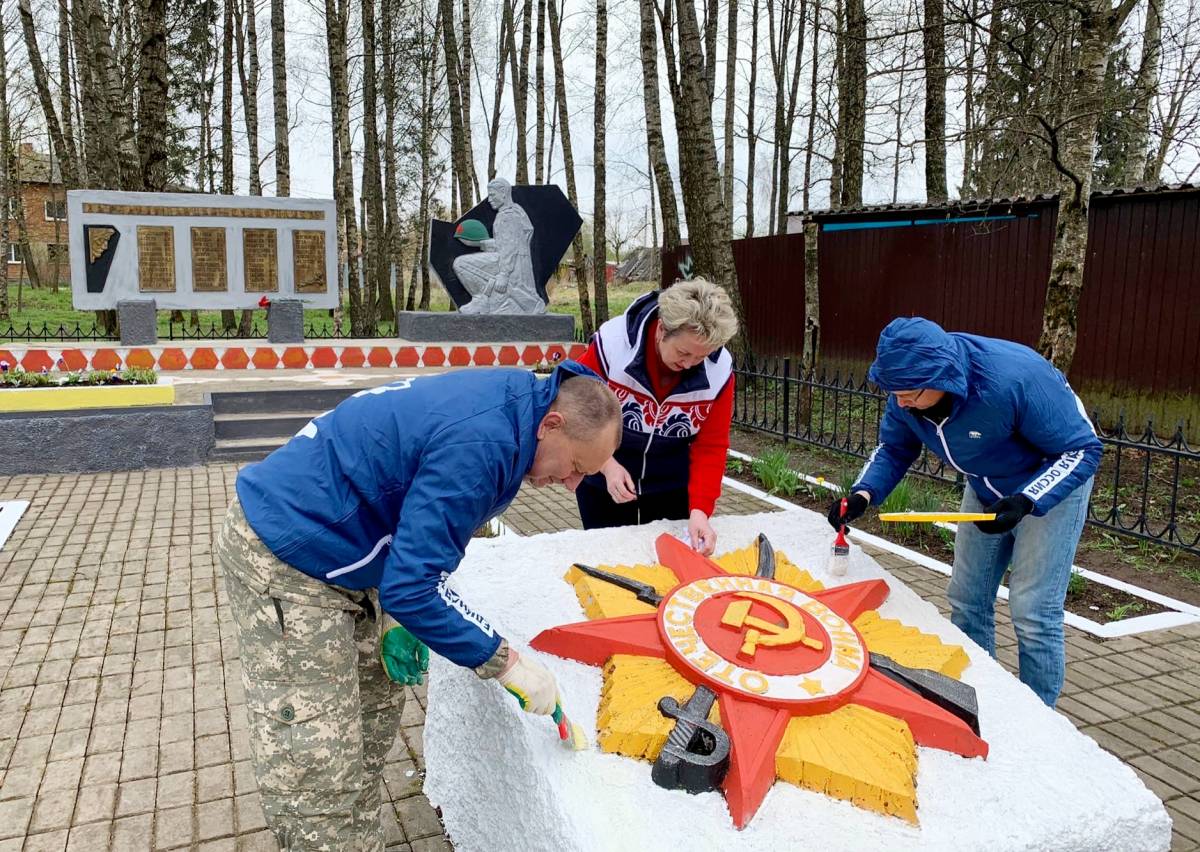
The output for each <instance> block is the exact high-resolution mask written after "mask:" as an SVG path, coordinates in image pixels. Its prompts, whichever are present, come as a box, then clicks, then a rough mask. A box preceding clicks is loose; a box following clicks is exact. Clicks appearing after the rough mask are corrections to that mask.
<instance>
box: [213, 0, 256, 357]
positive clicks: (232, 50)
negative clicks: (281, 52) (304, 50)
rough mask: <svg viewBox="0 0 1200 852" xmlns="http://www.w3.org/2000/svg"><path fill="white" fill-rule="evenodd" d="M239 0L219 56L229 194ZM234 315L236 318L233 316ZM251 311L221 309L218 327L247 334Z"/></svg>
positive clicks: (229, 3) (242, 77) (230, 3)
mask: <svg viewBox="0 0 1200 852" xmlns="http://www.w3.org/2000/svg"><path fill="white" fill-rule="evenodd" d="M241 2H242V0H225V40H224V43H223V47H222V50H223V53H222V56H221V192H223V193H225V194H226V195H232V194H233V192H234V185H233V73H234V72H233V69H234V67H235V66H236V68H237V74H238V79H239V82H240V83H241V85H242V103H243V105H244V104H245V100H246V71H245V58H244V55H245V47H246V46H245V43H244V40H243V37H242V21H241ZM243 112H245V110H244V109H243ZM235 317H237V318H236V319H235ZM253 322H254V311H253V309H250V308H243V309H242V312H241V314H240V315H236V314H235V313H234V312H233V311H231V310H223V311H221V326H222V328H225V329H231V328H233V327H234V326H235V324H236V326H237V336H238V337H242V338H245V337H249V336H250V331H251V326H252V325H253Z"/></svg>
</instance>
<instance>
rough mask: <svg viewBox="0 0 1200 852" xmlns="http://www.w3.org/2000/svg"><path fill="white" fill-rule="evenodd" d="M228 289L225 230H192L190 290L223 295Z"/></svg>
mask: <svg viewBox="0 0 1200 852" xmlns="http://www.w3.org/2000/svg"><path fill="white" fill-rule="evenodd" d="M228 289H229V279H228V277H227V275H226V271H225V229H224V228H192V290H193V291H194V292H196V293H224V292H225V291H226V290H228Z"/></svg>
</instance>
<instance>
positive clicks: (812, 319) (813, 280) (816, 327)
mask: <svg viewBox="0 0 1200 852" xmlns="http://www.w3.org/2000/svg"><path fill="white" fill-rule="evenodd" d="M819 230H820V229H819V226H818V225H817V223H816V222H813V221H811V220H810V221H806V222H805V223H804V346H803V348H802V349H801V353H800V367H801V369H802V370H803V371H804V375H805V376H806V377H807V376H809V375H811V374H812V372H813V371H814V370H815V369H816V368H817V363H818V361H819V360H820V357H821V288H820V275H819V272H820V263H819V257H818V255H817V246H818V242H819V241H818V232H819ZM801 398H802V399H803V394H802V395H801ZM800 422H801V423H802V424H803V423H807V422H808V421H807V418H805V417H801V420H800Z"/></svg>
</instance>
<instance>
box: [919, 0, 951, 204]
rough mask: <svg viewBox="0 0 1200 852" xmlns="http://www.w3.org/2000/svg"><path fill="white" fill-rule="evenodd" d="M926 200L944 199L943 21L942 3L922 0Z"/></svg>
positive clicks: (944, 88)
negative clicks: (923, 11)
mask: <svg viewBox="0 0 1200 852" xmlns="http://www.w3.org/2000/svg"><path fill="white" fill-rule="evenodd" d="M924 2H925V26H924V28H923V29H922V31H921V35H922V45H923V47H924V57H925V199H926V201H928V202H930V203H935V202H940V201H945V200H946V21H945V15H944V11H943V7H942V2H943V0H924Z"/></svg>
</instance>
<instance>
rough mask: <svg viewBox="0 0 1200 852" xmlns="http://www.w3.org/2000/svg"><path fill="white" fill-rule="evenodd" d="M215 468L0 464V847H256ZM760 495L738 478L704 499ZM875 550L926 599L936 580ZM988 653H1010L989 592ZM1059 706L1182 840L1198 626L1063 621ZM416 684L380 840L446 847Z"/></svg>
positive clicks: (1196, 707) (1188, 846)
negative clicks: (8, 525) (19, 505)
mask: <svg viewBox="0 0 1200 852" xmlns="http://www.w3.org/2000/svg"><path fill="white" fill-rule="evenodd" d="M236 472H237V468H236V466H234V465H211V466H207V467H199V468H187V469H169V470H154V471H137V472H131V473H109V474H94V475H76V476H26V477H12V478H8V479H4V478H0V499H13V498H21V499H29V500H31V501H32V504H31V506H30V509H29V511H28V512H27V513H26V515H25V517H24V518H23V519H22V520H21V523H20V524H19V525H18V527H17V529H16V530H15V531H14V533H13V536H12V537H11V538H10V540H9V542H8V544H7V545H6V546H5V548H4V549H3V551H0V720H3V722H2V724H0V852H10V850H11V852H16V850H26V852H28V850H58V852H62V850H74V849H86V850H89V852H94V850H101V851H102V850H119V852H137V850H157V849H201V850H213V852H216V850H238V852H255V850H260V851H261V852H273V850H275V849H276V846H275V843H274V840H273V839H272V838H271V836H270V834H269V832H267V831H266V830H265V822H264V820H263V816H262V808H261V806H260V804H259V799H258V793H257V790H256V787H255V783H254V776H253V772H252V770H251V766H250V762H249V757H250V755H249V742H248V740H247V734H246V719H245V707H244V698H243V696H242V690H241V673H240V669H239V665H238V659H237V649H236V641H235V637H234V635H233V633H232V625H231V623H230V621H229V618H228V614H227V611H226V608H225V597H224V589H223V587H222V583H221V581H220V579H219V578H220V572H219V570H218V569H217V566H216V565H215V564H214V556H213V553H212V543H213V536H214V534H215V532H216V530H217V529H219V524H220V521H221V518H222V515H223V513H224V510H225V507H226V505H227V504H228V501H229V499H230V497H231V496H232V486H233V479H234V476H235V475H236ZM770 508H771V507H770V506H768V505H767V504H764V503H762V502H761V501H758V500H756V499H754V498H752V497H748V496H747V495H745V494H742V493H740V492H731V493H728V494H726V495H725V496H724V497H722V499H721V501H720V503H719V504H718V513H724V514H745V513H751V512H760V511H768V510H770ZM504 520H505V522H506V524H508V526H509V527H510V528H511V529H513V530H514V531H515V532H517V533H519V534H523V535H530V534H535V533H540V532H553V531H557V530H562V529H572V528H578V526H579V515H578V511H577V510H576V508H575V502H574V499H573V497H571V495H569V494H567V493H566V492H563V491H561V490H557V489H546V490H541V491H537V490H533V489H526V490H524V491H522V492H521V494H520V495H519V496H518V498H517V500H516V501H514V503H513V505H512V506H511V507H510V509H509V511H508V512H507V513H506V515H505V517H504ZM877 558H878V559H879V561H880V562H881V563H882V564H884V565H885V566H886V567H887V568H888V569H889V570H891V571H893V572H894V573H895V574H896V575H897V576H898V577H899V578H901V579H902V580H904V581H905V582H907V583H909V584H910V585H911V586H912V587H913V588H914V589H915V590H917V591H918V593H920V594H922V595H924V596H925V597H927V598H928V599H929V600H931V601H932V602H934V603H935V604H936V605H937V606H938V607H939V609H940V610H941V611H943V612H946V611H947V607H946V601H945V585H946V578H944V577H941V576H939V575H935V574H932V573H930V572H929V571H927V570H925V569H923V568H920V567H918V566H915V565H912V564H911V563H908V562H906V561H905V560H903V559H902V558H900V557H897V556H895V555H892V554H886V553H881V554H878V555H877ZM997 623H998V635H997V648H998V657H999V658H1000V660H1001V662H1002V663H1004V664H1005V665H1008V666H1009V667H1010V668H1011V667H1012V666H1014V665H1015V660H1016V644H1015V638H1014V637H1013V634H1012V627H1011V623H1010V621H1009V619H1008V615H1007V606H1006V605H1004V604H1001V605H999V606H998V610H997ZM1067 653H1068V670H1067V684H1066V687H1065V690H1064V693H1063V698H1062V701H1061V703H1060V706H1059V712H1061V713H1063V714H1064V715H1066V716H1067V717H1068V718H1070V719H1071V720H1072V721H1073V722H1074V723H1075V725H1077V726H1078V727H1079V729H1080V730H1081V731H1083V732H1084V733H1086V734H1088V735H1089V736H1091V737H1093V738H1094V739H1095V740H1096V741H1097V742H1098V743H1099V744H1100V746H1101V747H1103V748H1105V749H1107V750H1108V751H1110V752H1112V753H1113V754H1115V755H1116V756H1117V757H1119V758H1120V759H1122V760H1124V761H1126V762H1127V763H1129V765H1130V766H1131V767H1133V768H1134V771H1136V772H1137V773H1138V774H1139V775H1140V776H1141V777H1142V778H1143V779H1144V780H1145V781H1146V783H1147V785H1149V786H1150V787H1151V789H1153V790H1154V791H1155V792H1156V793H1158V794H1159V795H1160V796H1162V797H1163V799H1164V800H1165V801H1166V803H1167V807H1168V809H1169V810H1170V812H1171V815H1172V817H1173V819H1174V821H1175V825H1174V835H1173V841H1174V842H1173V849H1177V850H1193V849H1200V625H1192V626H1188V627H1185V628H1181V629H1178V630H1171V631H1162V632H1159V633H1154V634H1150V635H1147V636H1139V637H1128V638H1124V639H1118V640H1114V641H1109V642H1101V641H1098V640H1096V639H1094V638H1092V637H1090V636H1087V635H1085V634H1083V633H1080V632H1079V631H1076V630H1073V629H1071V628H1068V631H1067ZM424 713H425V691H424V689H423V688H420V689H416V690H413V691H412V692H411V694H410V696H409V703H408V707H407V709H406V711H405V714H404V718H403V720H402V729H401V736H400V737H398V738H397V742H396V745H395V747H394V748H393V749H392V752H391V753H390V754H389V755H388V759H387V764H386V767H385V771H384V779H383V783H384V799H385V805H384V810H383V814H382V819H383V824H384V828H385V833H386V838H387V843H388V849H389V850H395V851H396V852H399V850H403V852H441V850H449V849H450V848H451V847H450V846H449V844H448V843H447V842H446V840H445V838H444V837H443V836H442V829H441V824H440V822H439V820H438V817H437V814H436V812H435V811H434V810H433V808H431V807H430V805H429V803H428V801H427V800H426V799H425V797H424V796H423V795H422V793H421V783H422V777H423V766H424V753H423V747H422V740H421V736H422V726H423V724H424Z"/></svg>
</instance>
